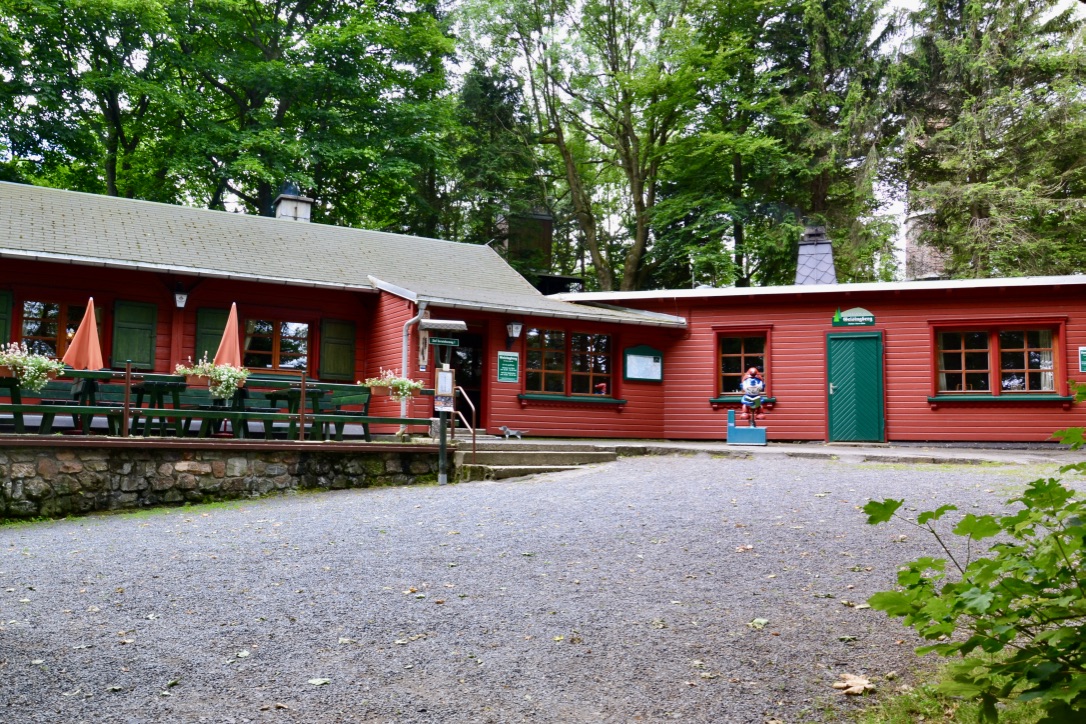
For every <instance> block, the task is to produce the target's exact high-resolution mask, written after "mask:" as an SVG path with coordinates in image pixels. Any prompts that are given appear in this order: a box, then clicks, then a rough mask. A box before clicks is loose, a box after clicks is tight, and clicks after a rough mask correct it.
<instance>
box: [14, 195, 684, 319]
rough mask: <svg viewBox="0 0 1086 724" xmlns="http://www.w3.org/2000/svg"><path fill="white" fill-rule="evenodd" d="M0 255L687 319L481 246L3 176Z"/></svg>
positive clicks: (444, 301) (481, 304)
mask: <svg viewBox="0 0 1086 724" xmlns="http://www.w3.org/2000/svg"><path fill="white" fill-rule="evenodd" d="M0 257H16V258H30V259H38V260H42V261H51V262H59V263H69V264H78V265H86V266H106V267H120V268H132V269H140V270H143V271H169V272H173V273H177V274H187V275H192V276H201V277H219V278H228V279H239V280H250V281H264V282H272V283H279V284H290V285H301V286H312V287H324V288H334V289H348V290H355V291H373V292H376V291H377V289H378V288H381V289H385V290H386V291H392V292H394V293H399V294H401V296H405V297H407V298H411V299H414V300H417V301H426V302H428V303H429V304H431V305H433V306H437V307H455V308H465V309H478V310H484V311H497V312H507V313H517V314H525V315H529V314H530V315H536V316H548V317H558V318H564V319H583V320H590V321H601V322H616V323H621V324H640V325H651V326H660V327H684V326H685V320H684V319H683V318H681V317H674V316H671V315H666V314H654V313H647V312H640V311H637V310H622V309H604V308H596V307H587V306H583V305H578V304H573V303H570V302H563V301H559V300H556V299H550V298H548V297H545V296H543V295H542V294H540V293H539V292H538V291H537V290H536V289H535V288H534V287H533V286H532V285H531V284H529V283H528V281H527V280H526V279H524V277H522V276H521V275H520V274H518V273H517V272H516V271H515V270H514V269H513V268H512V267H510V266H509V265H508V264H506V262H505V260H504V259H502V258H501V257H500V256H499V255H498V254H497V252H495V251H494V250H493V249H490V248H489V247H486V246H478V245H475V244H460V243H456V242H451V241H442V240H439V239H428V238H425V237H418V236H408V235H405V234H388V233H383V232H378V231H367V230H363V229H351V228H345V227H338V226H328V225H325V224H307V223H299V222H294V221H279V220H276V219H270V218H266V217H260V216H248V215H244V214H235V213H229V212H224V211H208V210H206V209H195V208H190V207H185V206H173V205H170V204H158V203H152V202H149V201H133V200H131V199H119V198H115V197H111V196H98V195H95V194H85V193H77V192H73V191H60V190H57V189H49V188H42V187H38V186H28V185H23V184H12V183H0Z"/></svg>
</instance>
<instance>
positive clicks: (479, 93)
mask: <svg viewBox="0 0 1086 724" xmlns="http://www.w3.org/2000/svg"><path fill="white" fill-rule="evenodd" d="M458 100H459V103H458V104H457V114H458V117H457V122H458V125H459V127H460V129H461V146H460V152H459V153H458V154H457V174H456V183H457V192H456V194H455V199H456V203H457V205H458V206H459V210H460V213H459V214H458V218H459V219H460V220H461V221H460V227H459V228H458V229H450V231H451V232H452V233H451V234H450V236H452V237H453V238H457V239H460V240H462V241H468V242H473V243H477V244H483V243H487V242H489V241H491V240H493V239H502V238H505V236H506V235H507V230H506V224H505V223H504V220H505V219H507V218H510V217H515V216H516V215H518V214H523V213H527V212H531V211H534V210H543V209H545V205H546V202H547V183H546V180H545V179H544V178H542V177H540V175H539V172H540V164H539V162H538V161H537V159H536V157H535V155H534V153H533V151H532V146H533V144H534V133H533V131H532V125H531V119H530V117H529V116H528V115H527V113H526V108H525V106H524V97H523V94H522V93H521V90H520V86H519V84H518V83H517V81H516V79H515V78H513V77H511V76H510V75H508V74H507V73H504V72H503V71H502V70H500V69H496V70H491V69H488V68H487V67H486V66H485V65H483V64H482V63H476V64H475V66H474V67H473V68H472V70H471V71H470V72H469V73H468V74H467V75H466V76H465V77H464V81H463V84H462V85H461V87H460V94H459V99H458Z"/></svg>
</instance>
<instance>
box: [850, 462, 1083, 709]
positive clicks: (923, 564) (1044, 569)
mask: <svg viewBox="0 0 1086 724" xmlns="http://www.w3.org/2000/svg"><path fill="white" fill-rule="evenodd" d="M1082 467H1083V466H1082V465H1081V464H1080V465H1071V466H1067V467H1066V468H1064V469H1063V472H1067V471H1069V470H1072V469H1078V470H1081V469H1082ZM903 503H904V501H902V500H884V501H881V502H879V501H871V502H870V503H868V504H867V505H866V506H864V512H865V513H867V515H868V519H867V522H868V523H870V524H872V525H878V524H881V523H885V522H887V521H889V520H891V519H894V518H896V519H899V520H903V521H905V522H907V523H909V524H911V525H914V526H917V527H920V528H924V529H925V530H927V531H928V532H929V533H930V534H931V535H932V536H933V537H934V539H935V541H936V543H937V544H938V546H939V548H940V549H941V550H942V551H943V552H944V553H945V555H946V558H932V557H922V558H918V559H917V560H914V561H912V562H910V563H907V564H906V565H905V566H904V567H903V568H902V569H901V570H900V571H899V572H898V584H899V586H900V589H899V590H895V591H883V592H880V593H877V594H875V595H874V596H872V597H871V598H870V599H869V601H868V603H869V604H870V605H871V607H872V608H874V609H877V610H881V611H885V612H886V613H887V614H888V615H890V616H894V617H898V618H901V619H902V620H903V623H904V624H905V625H906V626H909V627H911V628H913V629H915V630H916V631H917V633H919V634H920V635H921V636H922V637H923V638H925V639H928V640H934V641H937V642H938V643H935V644H932V645H928V646H923V647H921V648H919V649H917V653H920V654H923V653H928V652H935V653H937V654H939V655H941V656H945V657H951V656H961V657H962V658H961V659H960V661H957V662H955V663H953V664H952V665H951V666H950V668H949V674H950V679H949V680H948V681H946V682H944V683H943V684H941V685H940V687H939V689H940V691H942V692H943V693H946V694H951V695H957V696H965V697H968V698H972V699H977V700H978V701H979V702H980V704H981V718H982V720H983V721H993V722H994V721H998V709H997V708H996V704H997V702H999V701H1001V700H1003V701H1006V700H1009V699H1017V700H1018V701H1023V702H1026V701H1033V702H1036V703H1037V705H1038V706H1039V707H1040V708H1041V709H1042V710H1043V711H1044V712H1045V714H1044V718H1043V719H1042V720H1041V721H1042V722H1049V723H1051V722H1070V721H1081V720H1082V716H1083V712H1086V586H1084V583H1083V580H1082V570H1083V563H1084V560H1083V558H1084V550H1086V523H1084V521H1086V501H1083V500H1081V499H1077V498H1076V497H1075V493H1074V491H1072V490H1070V489H1068V488H1066V487H1064V486H1063V485H1062V484H1061V483H1060V481H1059V480H1058V479H1056V478H1048V479H1042V480H1035V481H1033V482H1032V483H1030V484H1029V486H1028V487H1027V488H1026V491H1025V492H1024V493H1023V494H1022V495H1021V497H1018V498H1014V499H1012V500H1010V501H1008V504H1020V505H1021V506H1022V508H1021V509H1020V510H1018V511H1017V512H1015V513H1013V514H1010V515H1005V516H1001V517H997V516H992V515H982V516H975V515H972V514H969V515H965V516H964V517H962V519H961V520H960V521H959V522H958V524H957V525H956V526H955V527H954V528H953V530H952V533H953V534H954V535H956V536H964V537H965V538H966V539H967V543H966V545H967V553H966V557H965V559H964V560H961V561H959V560H958V558H956V557H955V555H954V553H953V551H952V550H951V548H950V546H949V544H948V542H947V540H946V538H945V537H944V536H943V535H942V534H940V532H939V530H938V529H937V528H936V526H935V525H933V523H936V522H937V521H940V520H941V519H942V518H943V517H944V516H945V515H946V514H947V513H949V512H951V511H955V510H957V508H956V506H953V505H944V506H941V507H940V508H938V509H936V510H932V511H925V512H922V513H920V514H919V515H918V516H917V519H916V521H915V522H913V521H911V520H908V519H907V518H905V517H904V516H901V515H899V514H898V510H899V509H900V508H901V506H902V505H903ZM995 536H1001V540H1000V541H998V542H996V543H994V544H993V545H992V546H991V547H990V548H989V550H988V555H987V556H984V557H978V558H976V559H975V560H973V559H972V558H971V555H972V552H971V547H970V546H971V544H972V541H980V540H984V539H986V538H992V537H995ZM948 559H949V561H950V562H951V563H952V564H953V567H954V569H955V570H956V572H957V575H955V576H954V578H953V579H951V578H950V577H948V573H947V561H948ZM956 633H959V634H964V636H963V635H958V636H956V637H955V634H956ZM952 637H954V638H952ZM980 652H983V653H985V654H1000V655H999V656H996V657H994V658H993V657H991V656H981V655H979V654H980Z"/></svg>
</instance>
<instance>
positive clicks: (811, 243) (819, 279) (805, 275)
mask: <svg viewBox="0 0 1086 724" xmlns="http://www.w3.org/2000/svg"><path fill="white" fill-rule="evenodd" d="M836 283H837V272H836V271H835V270H834V268H833V244H831V243H830V239H829V237H828V236H826V227H824V226H808V227H807V228H806V229H804V230H803V238H802V239H800V241H799V263H798V264H797V265H796V284H836Z"/></svg>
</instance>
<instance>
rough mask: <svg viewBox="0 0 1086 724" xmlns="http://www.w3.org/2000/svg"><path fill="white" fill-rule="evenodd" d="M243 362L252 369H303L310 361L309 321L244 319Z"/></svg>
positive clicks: (303, 370)
mask: <svg viewBox="0 0 1086 724" xmlns="http://www.w3.org/2000/svg"><path fill="white" fill-rule="evenodd" d="M242 356H243V358H244V364H245V366H246V367H248V368H249V369H252V370H281V371H287V372H298V373H299V374H300V373H302V372H305V371H306V369H307V368H308V364H309V324H308V323H306V322H290V321H287V320H282V319H250V320H247V321H246V322H245V339H244V349H243V350H242Z"/></svg>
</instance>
